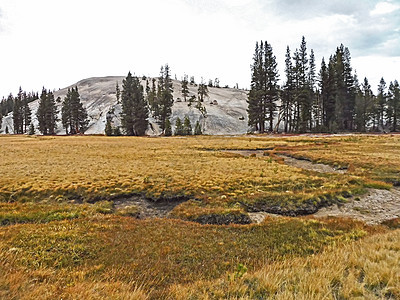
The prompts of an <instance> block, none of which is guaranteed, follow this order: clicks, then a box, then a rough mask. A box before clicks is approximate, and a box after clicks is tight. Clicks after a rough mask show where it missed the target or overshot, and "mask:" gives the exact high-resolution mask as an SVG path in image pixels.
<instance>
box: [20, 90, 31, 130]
mask: <svg viewBox="0 0 400 300" xmlns="http://www.w3.org/2000/svg"><path fill="white" fill-rule="evenodd" d="M22 103H23V106H22V115H23V123H24V132H28V126H30V125H31V121H32V111H31V109H30V107H29V105H28V97H27V95H26V93H24V94H23V100H22Z"/></svg>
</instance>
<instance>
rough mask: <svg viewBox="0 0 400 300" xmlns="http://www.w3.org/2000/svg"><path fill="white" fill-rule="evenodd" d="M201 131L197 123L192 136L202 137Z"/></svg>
mask: <svg viewBox="0 0 400 300" xmlns="http://www.w3.org/2000/svg"><path fill="white" fill-rule="evenodd" d="M202 134H203V131H202V130H201V125H200V122H199V121H197V122H196V125H195V126H194V135H202Z"/></svg>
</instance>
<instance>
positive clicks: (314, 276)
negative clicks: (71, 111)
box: [0, 135, 400, 299]
mask: <svg viewBox="0 0 400 300" xmlns="http://www.w3.org/2000/svg"><path fill="white" fill-rule="evenodd" d="M237 149H242V150H243V149H247V150H256V149H258V150H263V151H264V156H262V157H252V156H251V157H244V156H241V155H238V154H235V153H229V152H226V151H222V150H237ZM280 154H285V155H290V156H293V157H298V158H302V159H307V160H310V161H313V162H323V163H325V164H330V165H332V166H335V167H340V168H347V170H348V171H347V173H346V174H334V173H329V174H328V173H318V172H315V171H308V170H303V169H299V168H295V167H291V166H287V165H285V164H284V163H283V160H282V158H281V157H280V156H278V155H280ZM0 156H1V164H0V225H1V226H0V254H1V255H0V298H1V299H39V298H40V299H55V298H57V299H59V298H62V299H110V298H111V299H266V298H269V297H275V298H276V299H290V298H292V299H350V298H357V297H359V298H368V299H375V298H376V299H382V298H387V299H397V298H399V297H400V283H399V280H400V279H399V274H400V272H399V269H398V264H397V265H396V263H395V262H396V261H397V262H398V261H399V258H400V256H399V255H400V254H399V253H400V252H399V251H400V244H399V243H400V239H399V231H398V230H399V229H396V228H399V225H398V224H399V221H398V219H395V220H391V221H388V222H386V223H385V224H382V225H378V226H367V225H365V224H363V223H361V222H359V221H354V220H349V219H342V218H330V219H318V220H317V219H313V218H312V217H301V216H300V217H295V218H293V217H282V218H272V217H271V218H267V219H266V220H265V221H264V222H262V223H261V224H250V225H238V224H230V225H201V224H198V223H196V222H191V221H199V220H209V219H212V218H214V219H215V218H222V219H224V220H228V221H229V220H236V219H235V218H237V216H241V217H246V216H247V213H248V212H249V211H253V210H260V209H261V210H266V211H273V212H278V213H280V214H283V215H299V214H302V212H312V211H315V210H316V209H318V208H319V207H321V206H324V205H330V204H333V203H340V202H341V201H348V200H347V199H348V197H349V196H351V195H355V194H362V193H363V192H364V191H365V188H367V187H374V188H385V189H390V187H391V186H392V185H393V184H395V185H398V184H399V181H400V159H398V158H399V157H400V136H398V135H382V136H378V135H376V136H367V135H351V136H317V137H311V136H292V137H276V136H240V137H210V136H200V137H188V138H132V137H102V136H76V137H41V136H33V137H29V136H4V137H0ZM133 196H134V197H142V198H146V199H148V200H149V201H153V202H155V203H158V202H165V201H168V202H169V203H173V202H175V201H179V203H181V204H179V205H177V206H176V207H175V208H174V209H173V210H172V212H171V213H170V215H169V217H168V218H149V219H136V218H135V216H137V210H138V209H140V208H136V207H128V208H125V209H120V208H116V207H114V205H113V201H117V200H120V201H122V200H123V199H129V198H130V197H133Z"/></svg>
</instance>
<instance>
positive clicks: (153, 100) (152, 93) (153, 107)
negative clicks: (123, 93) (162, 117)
mask: <svg viewBox="0 0 400 300" xmlns="http://www.w3.org/2000/svg"><path fill="white" fill-rule="evenodd" d="M151 82H152V84H151V88H150V90H149V92H148V93H147V102H148V104H149V107H150V111H151V112H152V113H153V116H155V117H157V116H158V114H159V105H158V96H157V89H156V79H155V78H153V79H152V80H151ZM160 97H161V93H160Z"/></svg>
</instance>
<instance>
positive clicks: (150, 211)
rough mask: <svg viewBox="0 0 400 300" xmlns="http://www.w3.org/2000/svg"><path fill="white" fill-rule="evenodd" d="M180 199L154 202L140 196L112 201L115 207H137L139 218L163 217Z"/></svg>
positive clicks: (179, 202)
mask: <svg viewBox="0 0 400 300" xmlns="http://www.w3.org/2000/svg"><path fill="white" fill-rule="evenodd" d="M181 203H182V201H159V202H154V201H150V200H147V199H145V198H142V197H130V198H123V199H118V200H115V201H114V205H115V208H116V209H123V208H125V207H128V206H136V207H138V208H139V219H147V218H164V217H166V216H168V214H169V212H170V211H171V210H173V209H174V207H175V206H177V205H178V204H181Z"/></svg>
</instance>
